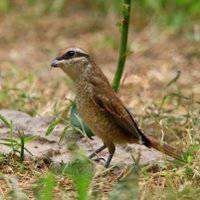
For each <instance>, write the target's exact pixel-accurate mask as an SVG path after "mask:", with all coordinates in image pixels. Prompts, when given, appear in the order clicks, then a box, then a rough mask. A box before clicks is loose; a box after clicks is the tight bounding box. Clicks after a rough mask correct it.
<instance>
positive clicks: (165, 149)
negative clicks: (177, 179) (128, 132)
mask: <svg viewBox="0 0 200 200" xmlns="http://www.w3.org/2000/svg"><path fill="white" fill-rule="evenodd" d="M144 135H145V137H146V138H147V139H148V140H149V142H150V147H152V148H154V149H156V150H158V151H160V152H162V153H164V154H166V155H168V156H171V157H173V158H175V159H177V160H180V161H183V158H182V154H181V153H180V152H179V151H178V150H177V149H175V148H173V147H171V146H169V145H168V144H161V143H160V142H159V141H158V140H156V139H155V138H154V137H153V136H151V135H147V134H144Z"/></svg>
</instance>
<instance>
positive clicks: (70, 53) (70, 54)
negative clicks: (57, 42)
mask: <svg viewBox="0 0 200 200" xmlns="http://www.w3.org/2000/svg"><path fill="white" fill-rule="evenodd" d="M67 54H68V56H70V57H72V56H74V55H75V51H68V52H67Z"/></svg>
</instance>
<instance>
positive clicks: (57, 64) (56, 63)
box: [51, 59, 62, 67]
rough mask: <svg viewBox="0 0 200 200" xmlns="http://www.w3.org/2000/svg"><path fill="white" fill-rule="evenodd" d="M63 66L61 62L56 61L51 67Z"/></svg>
mask: <svg viewBox="0 0 200 200" xmlns="http://www.w3.org/2000/svg"><path fill="white" fill-rule="evenodd" d="M61 65H62V61H61V60H57V59H54V60H52V61H51V67H61Z"/></svg>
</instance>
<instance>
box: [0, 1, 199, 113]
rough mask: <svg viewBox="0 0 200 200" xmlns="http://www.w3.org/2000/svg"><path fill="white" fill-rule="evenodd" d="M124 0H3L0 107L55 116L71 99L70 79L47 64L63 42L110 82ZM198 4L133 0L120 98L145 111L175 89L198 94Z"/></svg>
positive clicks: (62, 46)
mask: <svg viewBox="0 0 200 200" xmlns="http://www.w3.org/2000/svg"><path fill="white" fill-rule="evenodd" d="M121 2H122V1H117V0H109V1H106V0H74V1H67V0H1V1H0V38H1V39H0V89H1V90H0V107H1V108H2V107H3V108H10V109H16V110H22V111H25V112H28V113H29V114H31V115H46V114H51V115H54V114H55V113H57V112H58V111H59V110H60V109H62V108H63V107H64V106H65V103H66V101H65V99H66V98H70V97H71V94H70V93H69V92H68V91H69V89H68V88H69V87H68V86H69V80H68V79H67V78H66V77H65V75H63V73H62V72H61V71H60V70H58V69H52V70H50V62H51V60H52V59H53V58H54V57H55V56H56V55H57V53H58V52H59V51H60V50H61V49H63V48H66V47H68V46H79V47H82V48H84V49H86V50H87V51H89V52H90V53H91V54H93V56H94V59H95V60H96V62H97V64H98V65H99V66H100V67H101V68H102V69H103V70H104V72H105V73H106V75H107V76H108V78H109V81H110V82H112V79H113V75H114V72H115V69H116V64H117V60H118V48H119V43H120V42H119V41H120V31H119V26H118V24H119V22H120V20H121V9H122V4H121ZM199 19H200V1H197V0H133V1H132V12H131V22H130V32H129V42H128V47H129V51H130V54H129V56H128V58H127V62H126V69H125V73H124V78H123V81H122V85H121V89H120V91H119V95H120V96H121V98H122V99H123V101H124V102H125V104H126V105H128V107H130V108H135V110H136V112H137V113H138V114H139V113H142V112H143V110H144V109H145V106H146V105H151V104H152V102H154V101H155V100H160V99H161V97H162V96H163V93H161V92H160V89H161V88H162V87H164V86H165V85H166V84H167V83H168V82H169V81H170V80H172V79H173V78H174V77H175V76H176V75H177V72H178V73H179V71H180V72H181V76H180V77H179V80H178V81H177V83H176V84H175V85H173V88H172V91H174V90H175V91H181V94H184V95H186V96H187V95H193V96H194V98H196V97H198V95H199V93H200V81H199V80H200V70H199V67H200V66H199V61H200V48H199V46H200V45H199V42H200V24H199Z"/></svg>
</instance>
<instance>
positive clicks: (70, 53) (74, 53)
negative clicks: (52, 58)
mask: <svg viewBox="0 0 200 200" xmlns="http://www.w3.org/2000/svg"><path fill="white" fill-rule="evenodd" d="M77 57H85V58H88V57H89V55H88V54H85V53H82V52H79V51H68V52H66V53H65V54H63V55H62V56H60V57H57V60H68V59H71V58H77Z"/></svg>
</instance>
